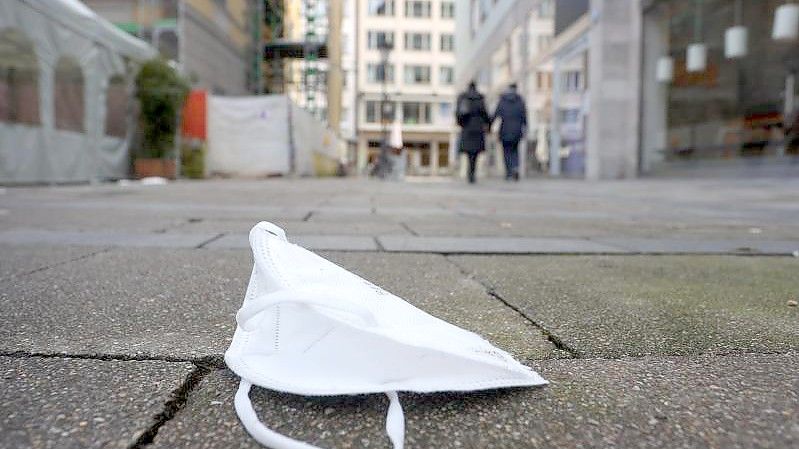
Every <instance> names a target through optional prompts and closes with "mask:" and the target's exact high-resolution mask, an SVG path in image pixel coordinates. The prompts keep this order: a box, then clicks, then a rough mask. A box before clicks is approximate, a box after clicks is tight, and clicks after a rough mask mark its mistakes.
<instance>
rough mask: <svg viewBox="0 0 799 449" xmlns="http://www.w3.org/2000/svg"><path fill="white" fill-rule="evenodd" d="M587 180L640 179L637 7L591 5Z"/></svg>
mask: <svg viewBox="0 0 799 449" xmlns="http://www.w3.org/2000/svg"><path fill="white" fill-rule="evenodd" d="M590 14H591V19H592V22H593V23H592V27H591V31H590V32H589V63H588V66H589V78H588V79H589V82H588V86H589V90H590V93H589V95H590V105H591V106H590V108H591V110H590V113H589V118H588V149H587V155H586V156H587V160H586V177H587V178H588V179H619V178H633V177H636V176H637V175H638V153H639V145H638V141H639V123H640V107H639V105H640V82H641V78H640V76H641V75H640V67H641V60H640V57H641V4H640V2H639V1H630V0H591V12H590Z"/></svg>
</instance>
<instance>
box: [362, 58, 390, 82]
mask: <svg viewBox="0 0 799 449" xmlns="http://www.w3.org/2000/svg"><path fill="white" fill-rule="evenodd" d="M366 80H367V81H369V82H370V83H382V82H383V81H385V82H387V83H393V82H394V64H386V65H385V68H383V64H380V63H378V64H367V65H366Z"/></svg>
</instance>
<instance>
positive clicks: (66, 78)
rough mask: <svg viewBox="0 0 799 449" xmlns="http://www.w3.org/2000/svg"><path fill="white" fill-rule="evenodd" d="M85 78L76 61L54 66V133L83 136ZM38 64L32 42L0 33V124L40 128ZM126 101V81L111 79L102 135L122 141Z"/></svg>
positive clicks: (13, 33)
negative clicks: (64, 131)
mask: <svg viewBox="0 0 799 449" xmlns="http://www.w3.org/2000/svg"><path fill="white" fill-rule="evenodd" d="M84 79H85V78H84V75H83V70H82V69H81V67H80V64H79V63H78V61H77V60H76V59H74V58H71V57H66V56H64V57H61V58H60V59H59V60H58V62H57V63H56V65H55V70H54V85H53V94H54V98H53V113H54V119H55V120H54V126H55V129H59V130H66V131H77V132H85V131H86V129H85V126H84V115H85V111H86V106H85V95H84V86H85V81H84ZM39 95H40V93H39V62H38V60H37V58H36V53H35V51H34V46H33V42H32V41H31V40H30V39H28V38H27V37H26V36H25V35H23V34H22V33H21V32H19V31H17V30H14V29H6V30H3V31H1V32H0V122H5V123H16V124H23V125H40V124H41V123H42V121H41V117H40V111H39V102H40V97H39ZM128 107H129V98H128V94H127V92H126V83H125V79H124V78H123V77H122V76H120V75H117V76H114V77H111V79H110V80H109V82H108V87H107V89H106V117H105V134H106V135H109V136H116V137H124V136H125V131H126V124H127V119H126V115H127V110H128Z"/></svg>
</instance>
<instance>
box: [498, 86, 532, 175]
mask: <svg viewBox="0 0 799 449" xmlns="http://www.w3.org/2000/svg"><path fill="white" fill-rule="evenodd" d="M496 119H501V120H502V124H501V125H500V126H499V140H500V141H501V142H502V150H503V152H504V153H505V179H506V180H511V179H513V180H516V181H518V180H519V141H520V140H522V136H524V134H525V132H526V131H527V108H526V107H525V106H524V99H523V98H522V96H521V95H519V94H518V93H517V92H516V83H513V84H511V85H510V86H508V89H507V90H505V92H503V93H502V95H501V96H500V97H499V104H497V109H496V111H494V116H493V117H492V118H491V121H492V122H493V121H494V120H496Z"/></svg>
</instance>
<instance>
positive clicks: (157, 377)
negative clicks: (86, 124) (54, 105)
mask: <svg viewBox="0 0 799 449" xmlns="http://www.w3.org/2000/svg"><path fill="white" fill-rule="evenodd" d="M0 192H2V193H0V316H3V320H2V321H0V370H2V373H3V377H2V383H1V384H0V386H2V390H0V391H1V392H0V413H1V414H2V418H0V447H67V448H70V447H75V448H78V447H120V448H126V447H164V448H167V447H169V448H172V447H209V448H227V447H257V445H256V444H255V443H254V441H252V440H251V439H250V438H249V436H248V435H246V433H245V432H244V431H243V429H242V428H241V426H240V424H239V422H238V420H237V418H236V415H235V412H234V410H233V404H232V397H233V394H234V393H235V388H236V384H237V379H236V377H235V375H233V374H232V373H231V372H230V371H229V370H227V369H226V368H225V367H224V364H223V362H222V358H221V355H222V353H223V352H224V350H225V349H226V348H227V346H228V345H229V343H230V338H231V337H232V335H233V330H234V328H235V322H234V319H233V317H234V314H235V312H236V310H237V309H238V307H239V306H240V304H241V301H242V299H243V293H244V288H245V287H246V283H247V280H248V278H249V274H250V270H251V264H252V260H251V256H250V254H249V252H248V249H247V239H246V233H247V231H248V230H249V228H250V227H251V226H252V225H253V224H255V223H256V222H257V221H260V220H269V221H273V222H275V223H277V224H278V225H280V226H283V227H284V228H285V229H286V231H287V233H288V234H289V238H290V240H293V241H296V242H297V243H300V244H302V245H303V246H306V247H308V248H311V249H314V250H316V251H318V252H320V253H321V254H322V255H323V256H325V257H328V258H330V259H331V260H333V261H334V262H336V263H339V264H341V265H342V266H344V267H346V268H348V269H350V270H353V271H355V272H356V273H358V274H360V275H362V276H364V277H366V278H368V279H370V280H372V281H373V282H375V283H376V284H378V285H381V286H383V287H385V288H387V289H388V290H390V291H392V292H394V293H396V294H398V295H400V296H402V297H404V298H406V299H407V300H408V301H410V302H411V303H413V304H414V305H416V306H418V307H420V308H422V309H424V310H426V311H427V312H429V313H431V314H433V315H435V316H438V317H440V318H443V319H445V320H448V321H450V322H452V323H454V324H457V325H459V326H462V327H464V328H467V329H470V330H473V331H475V332H478V333H479V334H481V335H483V336H484V337H486V338H487V339H489V340H490V341H491V342H493V343H494V344H496V345H498V346H499V347H502V348H503V349H506V350H507V351H509V352H510V353H512V354H513V355H514V356H516V357H517V358H518V359H519V360H521V361H522V362H524V363H526V364H528V365H530V366H532V367H533V368H534V369H536V370H537V371H538V372H539V373H540V374H542V375H543V376H544V377H546V378H547V379H549V380H550V381H551V382H552V383H551V384H550V385H549V386H547V387H544V388H536V389H512V390H507V391H489V392H480V393H474V394H443V393H442V394H435V395H416V394H402V400H403V404H404V406H405V412H406V417H407V420H408V421H407V447H408V448H429V447H442V448H450V447H452V448H456V447H461V448H463V447H467V448H468V447H471V448H484V447H512V448H527V447H572V446H575V447H576V446H581V447H597V448H598V447H608V446H617V447H663V448H671V447H763V448H766V447H768V448H781V447H785V448H788V447H795V446H796V445H797V444H799V424H797V423H799V411H798V410H799V370H797V369H796V367H797V366H799V308H798V307H795V306H791V305H789V304H790V303H791V301H795V300H797V299H799V276H797V273H799V258H797V257H794V256H792V254H793V252H794V251H797V250H799V221H798V220H797V217H799V193H797V192H799V180H793V179H770V180H769V179H765V180H749V181H741V180H711V181H691V180H670V181H669V180H652V181H646V180H642V181H628V182H606V183H585V182H567V181H528V182H523V183H520V184H505V183H500V182H489V183H486V184H482V185H480V184H479V185H477V186H466V185H462V184H458V183H450V182H441V183H414V182H410V183H404V184H397V183H380V182H374V181H363V180H352V179H346V180H344V179H335V180H313V179H308V180H269V181H207V182H178V183H173V184H170V185H166V186H130V187H120V186H116V185H100V186H69V187H55V188H24V189H5V190H0ZM253 399H254V401H253V402H254V404H255V406H256V409H257V410H258V413H259V415H260V416H261V418H262V419H263V420H264V421H265V422H267V423H269V424H270V425H271V426H273V427H274V428H275V429H276V430H278V431H280V432H283V433H286V434H288V435H290V436H294V437H298V438H301V439H304V440H306V441H309V442H311V443H314V444H318V445H320V446H322V447H330V448H333V447H389V443H388V440H387V438H386V437H385V436H384V431H383V419H384V414H385V407H386V403H385V400H384V399H383V398H382V397H379V396H378V395H371V396H358V397H348V398H322V399H320V398H306V397H296V396H291V395H284V394H277V393H274V392H270V391H266V390H262V389H256V390H255V391H254V392H253Z"/></svg>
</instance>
